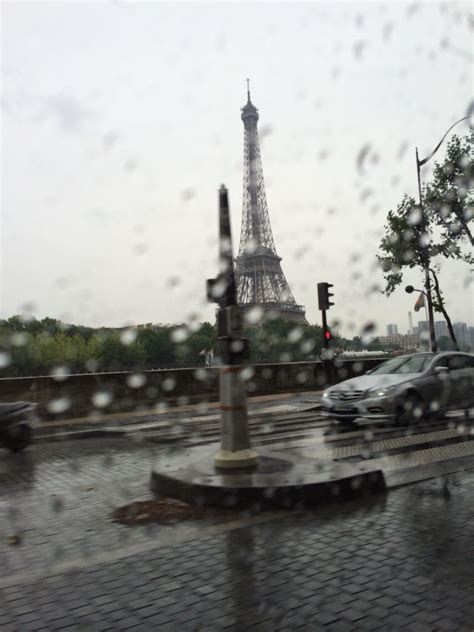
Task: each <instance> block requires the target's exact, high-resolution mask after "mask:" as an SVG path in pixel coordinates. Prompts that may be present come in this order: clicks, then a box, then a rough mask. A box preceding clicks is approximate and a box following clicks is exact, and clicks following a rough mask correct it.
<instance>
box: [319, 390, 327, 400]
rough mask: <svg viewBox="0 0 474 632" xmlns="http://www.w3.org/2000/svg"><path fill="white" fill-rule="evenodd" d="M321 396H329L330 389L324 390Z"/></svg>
mask: <svg viewBox="0 0 474 632" xmlns="http://www.w3.org/2000/svg"><path fill="white" fill-rule="evenodd" d="M321 397H322V398H324V399H326V398H327V397H329V391H324V393H323V394H322V395H321Z"/></svg>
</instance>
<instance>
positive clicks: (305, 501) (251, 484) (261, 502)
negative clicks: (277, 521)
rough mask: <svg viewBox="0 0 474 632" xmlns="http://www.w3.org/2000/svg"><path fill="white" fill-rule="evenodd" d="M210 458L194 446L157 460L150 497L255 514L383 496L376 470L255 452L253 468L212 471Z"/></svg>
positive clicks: (210, 452) (210, 449)
mask: <svg viewBox="0 0 474 632" xmlns="http://www.w3.org/2000/svg"><path fill="white" fill-rule="evenodd" d="M215 454H216V446H204V447H202V446H199V447H195V448H189V449H187V450H186V449H184V450H180V451H178V452H177V453H176V454H174V455H171V456H167V457H164V458H162V459H160V460H159V461H158V462H157V464H156V465H155V467H154V469H153V471H152V474H151V489H152V491H153V492H154V493H155V494H157V495H158V496H168V497H171V498H175V499H177V500H181V501H183V502H187V503H190V504H194V505H199V506H203V507H205V506H209V507H225V508H232V507H235V508H245V507H249V508H252V509H256V510H258V509H276V508H279V509H289V508H299V507H315V506H317V505H319V504H321V503H325V502H334V501H336V502H337V501H343V500H349V499H351V498H355V497H359V496H366V495H369V494H375V493H380V492H383V491H384V490H385V480H384V476H383V473H382V471H381V470H377V469H367V468H364V467H363V466H359V465H357V464H347V463H337V462H334V461H321V460H318V459H312V458H308V457H304V456H302V455H301V454H299V453H298V450H297V448H289V449H288V450H285V451H273V450H270V449H264V448H259V456H258V462H257V464H256V465H255V466H254V467H252V468H245V469H235V470H232V469H225V470H223V469H221V468H217V467H216V466H215V464H214V457H215Z"/></svg>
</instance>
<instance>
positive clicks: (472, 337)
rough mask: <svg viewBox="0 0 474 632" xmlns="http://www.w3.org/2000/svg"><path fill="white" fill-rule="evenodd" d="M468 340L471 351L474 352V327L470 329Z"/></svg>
mask: <svg viewBox="0 0 474 632" xmlns="http://www.w3.org/2000/svg"><path fill="white" fill-rule="evenodd" d="M467 331H468V340H469V346H470V348H471V350H474V327H468V328H467Z"/></svg>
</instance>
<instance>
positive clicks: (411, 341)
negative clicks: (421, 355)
mask: <svg viewBox="0 0 474 632" xmlns="http://www.w3.org/2000/svg"><path fill="white" fill-rule="evenodd" d="M378 340H379V342H380V344H381V345H394V346H396V347H398V349H402V350H403V351H417V350H418V348H419V346H420V341H419V338H418V336H410V335H407V336H403V335H402V334H393V335H391V336H379V337H378Z"/></svg>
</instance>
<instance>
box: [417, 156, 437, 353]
mask: <svg viewBox="0 0 474 632" xmlns="http://www.w3.org/2000/svg"><path fill="white" fill-rule="evenodd" d="M416 173H417V177H418V195H419V198H420V213H421V222H420V224H421V231H422V237H423V239H424V240H426V239H427V235H426V218H425V210H424V207H423V197H422V194H421V174H420V160H419V158H418V147H417V148H416ZM422 248H423V267H424V271H425V289H426V298H427V302H428V326H429V330H430V347H431V351H433V352H436V351H437V345H436V334H435V328H434V315H433V301H432V298H431V279H430V255H429V252H428V244H427V243H426V244H425V243H424V244H423V245H422Z"/></svg>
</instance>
